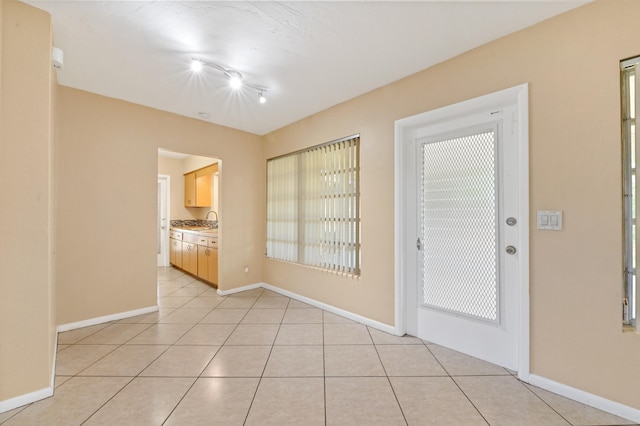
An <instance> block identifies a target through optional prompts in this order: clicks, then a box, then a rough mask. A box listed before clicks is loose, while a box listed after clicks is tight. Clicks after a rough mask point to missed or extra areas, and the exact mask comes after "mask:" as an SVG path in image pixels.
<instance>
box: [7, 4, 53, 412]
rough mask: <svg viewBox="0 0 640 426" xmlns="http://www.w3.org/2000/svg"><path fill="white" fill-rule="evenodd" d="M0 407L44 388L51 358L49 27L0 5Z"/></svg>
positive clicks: (28, 12)
mask: <svg viewBox="0 0 640 426" xmlns="http://www.w3.org/2000/svg"><path fill="white" fill-rule="evenodd" d="M0 16H1V22H2V27H1V28H2V31H1V35H0V42H1V46H2V49H1V55H0V57H1V59H0V60H1V61H2V62H1V67H0V70H1V71H0V73H1V74H0V75H1V83H0V105H1V106H0V120H1V125H0V141H1V142H0V199H1V200H2V201H1V202H2V207H1V208H0V235H2V244H0V281H1V282H0V403H1V402H2V401H5V400H9V399H11V398H16V397H19V396H21V395H24V394H28V393H32V392H36V391H40V390H43V389H45V388H47V387H49V386H50V385H51V373H52V365H53V364H52V361H53V354H54V351H55V345H54V343H55V326H56V320H55V309H54V306H53V303H54V297H55V296H54V280H53V270H54V266H53V261H52V258H53V252H52V249H53V240H54V235H53V234H54V225H53V223H52V218H53V217H54V213H53V203H54V200H53V197H52V191H53V189H52V179H51V178H52V174H53V172H52V170H53V166H52V162H53V149H54V137H53V136H54V135H53V132H54V127H53V115H54V113H55V108H54V104H55V99H54V96H55V94H54V93H53V90H54V87H55V83H56V82H55V74H54V72H53V71H52V69H51V61H50V50H51V20H50V17H49V15H48V14H47V13H45V12H42V11H40V10H38V9H34V8H32V7H30V6H27V5H24V4H22V3H18V2H15V1H3V2H1V3H0Z"/></svg>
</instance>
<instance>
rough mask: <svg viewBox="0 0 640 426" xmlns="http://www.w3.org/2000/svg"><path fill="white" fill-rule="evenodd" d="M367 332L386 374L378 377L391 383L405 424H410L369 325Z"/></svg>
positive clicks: (390, 385)
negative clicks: (384, 378)
mask: <svg viewBox="0 0 640 426" xmlns="http://www.w3.org/2000/svg"><path fill="white" fill-rule="evenodd" d="M367 333H369V338H370V339H371V344H372V345H373V350H375V351H376V355H377V356H378V361H380V365H381V366H382V371H384V376H377V377H386V379H387V383H389V387H390V388H391V392H393V397H394V398H395V399H396V404H398V408H399V409H400V413H402V418H403V419H404V422H405V424H406V425H408V424H409V421H408V420H407V416H406V414H405V413H404V410H403V409H402V405H401V404H400V399H399V398H398V394H397V393H396V390H395V389H394V387H393V383H391V377H389V373H388V372H387V367H385V366H384V362H382V357H381V356H380V352H379V351H378V346H377V345H376V342H375V340H373V335H372V334H371V328H370V327H369V326H367ZM368 377H376V376H368Z"/></svg>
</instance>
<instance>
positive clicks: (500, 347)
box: [415, 106, 521, 370]
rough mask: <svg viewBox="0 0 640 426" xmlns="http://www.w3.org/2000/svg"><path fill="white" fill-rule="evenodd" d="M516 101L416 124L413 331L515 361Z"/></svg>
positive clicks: (439, 341)
mask: <svg viewBox="0 0 640 426" xmlns="http://www.w3.org/2000/svg"><path fill="white" fill-rule="evenodd" d="M515 116H516V107H515V106H512V107H509V106H506V107H503V108H500V109H494V108H492V109H489V110H486V111H483V112H476V113H474V114H470V115H467V116H464V117H456V118H455V119H451V120H447V121H444V122H437V123H435V124H432V125H428V126H425V127H423V128H420V129H418V130H417V132H416V133H415V135H416V137H415V153H416V157H415V158H416V161H417V164H416V166H415V170H416V179H417V182H416V184H415V188H416V189H417V197H416V198H417V212H416V215H415V217H416V219H417V225H416V230H417V233H418V237H417V239H416V257H417V260H416V266H417V269H418V270H417V271H416V274H415V276H416V277H417V281H418V282H417V284H416V286H415V290H416V291H417V293H418V294H417V297H416V299H417V303H416V305H415V309H417V315H416V317H417V322H418V324H417V333H418V336H419V337H420V338H423V339H425V340H428V341H431V342H434V343H437V344H440V345H443V346H446V347H449V348H451V349H454V350H458V351H461V352H464V353H467V354H470V355H473V356H475V357H478V358H481V359H484V360H487V361H490V362H493V363H495V364H498V365H502V366H504V367H507V368H510V369H513V370H517V367H518V288H519V283H518V282H517V281H518V267H519V265H518V262H519V260H518V259H519V253H518V248H519V244H520V242H519V240H518V235H519V232H518V228H519V226H521V224H520V222H519V218H518V211H519V208H518V179H517V177H518V175H519V174H518V140H517V139H518V138H517V136H516V135H517V132H516V131H515V129H514V127H515V126H517V121H515V120H514V119H513V117H515Z"/></svg>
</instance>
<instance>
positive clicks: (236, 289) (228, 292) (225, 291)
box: [216, 283, 262, 296]
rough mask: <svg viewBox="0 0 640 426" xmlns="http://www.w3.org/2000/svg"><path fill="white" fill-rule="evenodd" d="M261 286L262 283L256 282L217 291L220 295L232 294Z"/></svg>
mask: <svg viewBox="0 0 640 426" xmlns="http://www.w3.org/2000/svg"><path fill="white" fill-rule="evenodd" d="M261 287H262V283H256V284H249V285H245V286H242V287H237V288H232V289H231V290H224V291H222V290H220V289H218V291H216V293H218V295H220V296H229V295H230V294H236V293H242V292H243V291H248V290H253V289H256V288H261Z"/></svg>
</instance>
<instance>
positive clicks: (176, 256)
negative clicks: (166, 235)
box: [169, 230, 218, 286]
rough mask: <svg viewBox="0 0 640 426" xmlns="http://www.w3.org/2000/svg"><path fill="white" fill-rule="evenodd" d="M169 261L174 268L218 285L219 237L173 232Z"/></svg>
mask: <svg viewBox="0 0 640 426" xmlns="http://www.w3.org/2000/svg"><path fill="white" fill-rule="evenodd" d="M169 260H170V262H171V264H172V265H173V266H177V267H178V268H180V269H182V270H184V271H186V272H188V273H190V274H192V275H195V276H197V277H198V278H200V279H202V280H204V281H207V282H209V283H211V284H214V285H215V286H217V285H218V237H212V236H208V235H207V236H205V235H202V234H199V235H198V234H194V233H189V232H184V233H181V232H178V231H173V230H172V231H171V245H170V247H169Z"/></svg>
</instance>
